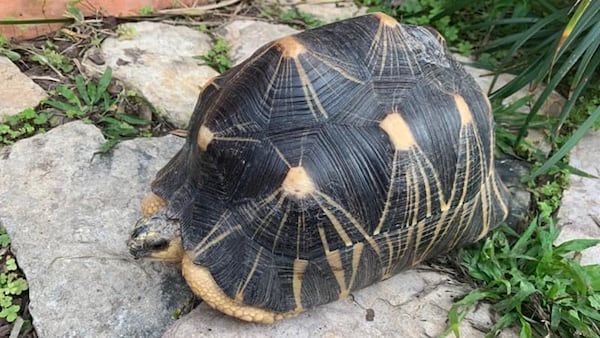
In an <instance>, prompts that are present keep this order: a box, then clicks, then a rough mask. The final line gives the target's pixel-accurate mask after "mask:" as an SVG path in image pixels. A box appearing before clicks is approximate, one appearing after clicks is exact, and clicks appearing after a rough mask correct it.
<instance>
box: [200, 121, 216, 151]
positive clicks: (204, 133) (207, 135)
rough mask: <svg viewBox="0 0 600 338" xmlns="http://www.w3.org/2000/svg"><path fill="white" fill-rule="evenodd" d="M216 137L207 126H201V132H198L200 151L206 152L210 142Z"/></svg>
mask: <svg viewBox="0 0 600 338" xmlns="http://www.w3.org/2000/svg"><path fill="white" fill-rule="evenodd" d="M214 137H215V134H214V133H213V132H212V131H211V130H210V129H208V127H207V126H205V125H201V126H200V130H199V131H198V140H197V141H198V147H200V150H202V151H206V149H208V145H209V144H210V142H211V141H212V140H213V138H214Z"/></svg>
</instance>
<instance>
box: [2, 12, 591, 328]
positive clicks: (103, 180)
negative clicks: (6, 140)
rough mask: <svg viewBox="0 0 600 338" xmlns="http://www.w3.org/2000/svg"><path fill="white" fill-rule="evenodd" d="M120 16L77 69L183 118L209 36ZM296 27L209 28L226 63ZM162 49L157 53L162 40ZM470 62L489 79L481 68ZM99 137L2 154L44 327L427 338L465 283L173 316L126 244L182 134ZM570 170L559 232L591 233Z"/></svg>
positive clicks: (16, 235)
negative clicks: (108, 77)
mask: <svg viewBox="0 0 600 338" xmlns="http://www.w3.org/2000/svg"><path fill="white" fill-rule="evenodd" d="M280 2H285V1H280ZM287 2H288V3H292V5H295V6H300V4H296V3H293V2H294V1H287ZM312 5H314V6H321V5H315V4H312ZM327 5H328V6H329V5H335V4H331V3H330V4H327ZM317 8H322V7H317ZM302 10H304V11H307V10H306V9H302ZM317 12H319V13H325V11H324V10H323V11H321V10H318V11H317ZM330 19H331V18H329V19H327V20H330ZM324 20H325V19H324ZM127 25H128V26H129V27H134V30H135V32H137V33H136V34H134V36H133V37H132V39H129V40H119V39H117V38H114V39H108V40H106V41H105V42H104V43H103V45H102V47H101V49H95V50H90V51H89V52H88V53H87V54H86V58H85V60H84V61H83V65H84V66H85V68H86V70H87V71H89V72H91V73H99V72H102V71H103V69H104V68H105V67H106V66H110V67H112V68H113V70H114V77H116V78H118V79H120V80H121V81H123V82H124V83H126V85H127V86H128V87H130V88H133V89H135V90H136V91H138V92H139V93H140V94H142V95H144V96H145V97H146V98H147V99H148V100H149V101H150V102H151V103H153V104H154V105H155V106H156V107H158V108H160V109H161V110H162V112H163V113H164V114H165V116H166V117H167V118H168V119H169V120H170V121H172V122H174V123H176V124H177V125H179V126H184V125H185V124H186V123H187V119H188V118H189V114H190V113H191V111H192V110H193V106H194V104H195V100H196V98H197V94H198V92H199V91H200V89H201V88H202V86H203V85H204V83H206V81H208V79H209V78H210V77H212V76H213V75H215V74H216V72H215V71H214V70H212V69H211V68H209V67H207V66H203V65H201V62H200V61H199V60H195V59H193V58H192V56H195V55H200V54H204V53H205V52H206V51H207V50H208V49H210V44H211V39H210V38H209V37H208V36H207V35H206V34H203V33H201V32H198V31H195V30H192V29H189V28H185V27H173V26H168V25H165V24H161V23H149V22H140V23H136V24H127ZM293 32H295V30H294V29H292V28H290V27H288V26H284V25H274V24H269V23H265V22H259V21H249V20H243V21H232V22H230V23H228V24H227V25H226V26H224V27H223V28H221V29H220V30H218V34H221V35H222V36H224V37H225V39H227V40H228V41H229V42H230V44H231V46H232V55H231V56H232V58H233V60H234V62H235V63H239V62H241V61H242V60H243V59H244V58H245V57H247V56H249V55H250V54H251V53H252V52H253V51H254V50H255V49H256V48H257V47H259V46H260V45H262V44H263V43H265V42H267V41H270V40H273V39H275V38H277V37H280V36H283V35H287V34H290V33H293ZM161 45H162V46H166V47H167V49H159V48H162V47H160V46H161ZM173 46H177V48H173ZM0 61H2V59H1V58H0ZM10 68H11V66H10V65H5V64H3V63H0V81H5V80H6V79H7V78H8V79H13V78H20V79H19V80H18V81H19V82H23V83H25V86H30V84H29V82H28V81H29V79H27V78H26V77H24V76H23V75H22V74H19V73H18V72H17V73H15V75H5V74H7V70H10ZM15 68H16V67H15ZM467 69H468V70H469V72H471V73H472V74H474V76H476V78H477V79H478V81H480V84H481V85H482V86H484V87H485V85H486V81H487V79H486V78H482V77H479V76H478V75H480V74H481V72H480V71H479V70H474V69H472V68H469V67H468V68H467ZM11 74H13V73H11ZM26 88H29V89H23V90H22V92H23V93H31V95H20V96H23V97H32V98H33V97H34V94H35V95H38V97H36V98H35V100H32V101H31V102H27V103H23V104H21V103H18V104H14V105H12V106H11V104H10V103H8V102H12V101H11V100H10V99H11V96H15V95H10V94H8V95H6V94H7V92H6V90H5V89H2V90H0V112H3V111H6V112H7V113H12V114H14V113H17V112H18V111H20V110H22V109H24V108H26V106H34V105H35V104H36V102H39V100H40V98H41V97H43V95H44V93H40V92H39V90H37V89H35V87H33V86H30V87H26ZM3 95H4V96H7V97H8V99H6V100H5V99H2V98H3V97H4V96H3ZM19 104H21V105H20V106H19ZM5 106H6V107H8V106H11V107H15V108H11V109H4V108H3V107H5ZM0 115H1V114H0ZM102 142H103V137H102V135H101V133H100V131H99V130H98V129H97V128H96V127H94V126H90V125H85V124H83V123H82V122H73V123H69V124H66V125H64V126H61V127H59V128H56V129H54V130H52V131H50V132H48V133H46V134H44V135H38V136H35V137H32V138H29V139H25V140H21V141H19V142H17V143H16V144H15V145H13V146H11V147H5V148H4V149H2V150H0V223H1V224H2V225H3V226H5V227H6V228H7V229H8V231H9V234H10V236H11V238H12V247H13V250H14V252H15V254H16V256H17V259H18V262H19V264H20V266H21V268H22V269H23V271H24V272H25V274H26V276H27V278H28V282H29V284H30V297H31V303H30V307H31V313H32V315H33V318H34V325H35V327H36V329H37V331H38V334H39V335H40V337H59V336H68V337H71V336H73V337H75V336H77V337H79V336H94V337H96V336H98V337H100V336H144V337H160V336H162V335H163V333H164V334H165V337H205V336H206V337H208V336H214V335H219V336H223V337H234V336H239V335H240V333H241V332H243V333H244V335H245V336H250V337H276V336H292V337H304V336H318V337H345V336H361V335H362V336H369V337H370V336H376V337H393V336H396V337H397V336H402V337H423V336H435V335H437V334H439V333H440V332H441V331H442V330H443V329H444V328H445V325H446V319H447V311H448V309H449V308H450V306H451V304H452V302H453V301H454V300H455V299H456V298H457V297H460V296H462V295H464V294H465V293H467V292H468V291H469V287H468V286H467V285H465V284H462V283H459V282H457V281H456V280H454V279H453V278H451V277H450V276H449V275H447V274H445V273H442V272H435V271H430V270H424V269H422V268H421V269H413V270H410V271H407V272H405V273H401V274H399V275H397V276H394V277H392V278H390V279H389V280H387V281H384V282H381V283H378V284H376V285H373V286H371V287H368V288H366V289H364V290H360V291H358V292H356V293H354V294H353V297H350V298H348V299H345V300H342V301H339V302H336V303H332V304H328V305H325V306H321V307H318V308H316V309H314V310H311V311H309V312H306V313H303V314H301V315H300V316H298V317H296V318H293V319H289V320H285V321H282V322H279V323H276V324H275V325H271V326H265V325H257V324H247V323H242V322H239V321H237V320H233V319H231V318H228V317H225V316H223V315H222V314H220V313H218V312H216V311H214V310H212V309H210V308H208V307H207V306H206V305H204V304H202V305H200V306H199V307H197V308H196V309H194V310H193V311H192V312H191V313H189V314H188V315H186V316H184V317H182V318H181V319H179V320H177V321H176V322H174V321H173V320H172V319H171V314H172V313H173V312H174V311H175V310H176V309H178V308H179V307H181V306H183V305H184V304H185V303H186V302H187V301H188V300H189V299H190V296H191V295H190V292H189V290H188V288H187V286H186V285H185V283H184V282H183V281H182V279H181V277H180V273H179V271H178V270H177V268H176V267H175V266H172V265H168V264H163V263H155V262H147V261H134V260H132V259H131V258H130V256H129V255H128V253H127V249H126V246H125V240H126V239H127V236H128V233H129V231H130V229H131V227H132V225H133V223H134V222H135V220H136V218H137V217H138V216H139V214H140V212H139V202H140V199H141V197H142V196H143V195H144V194H145V193H146V192H147V191H148V190H149V183H150V182H151V180H152V178H153V176H154V175H155V173H156V171H157V170H158V169H159V168H160V167H161V166H162V165H164V164H165V163H166V161H168V160H169V159H170V158H171V157H172V156H173V154H174V153H175V152H176V151H177V150H178V149H179V147H180V146H181V144H182V143H183V140H182V139H178V138H176V137H173V136H167V137H161V138H150V139H148V138H140V139H134V140H130V141H126V142H123V143H121V144H119V145H118V146H117V147H116V149H115V150H114V151H113V152H112V153H110V154H109V155H100V154H95V152H96V151H97V150H98V148H99V147H100V144H102ZM597 154H600V134H599V133H590V134H589V135H588V136H586V138H585V139H584V140H583V141H582V143H580V144H579V145H578V147H577V149H576V150H575V151H574V152H573V157H572V160H571V164H572V165H574V166H576V167H578V168H581V169H583V170H586V171H588V172H590V173H591V174H595V175H600V170H599V168H598V167H597V163H599V162H600V158H594V157H592V156H598V155H597ZM571 180H572V187H571V189H570V190H569V191H567V192H566V193H565V198H564V201H563V207H562V208H561V214H560V217H561V218H563V219H564V220H563V222H562V223H561V224H562V226H563V227H564V228H565V229H566V230H565V232H564V233H563V234H562V235H561V238H563V239H569V238H573V237H581V236H585V237H594V238H600V231H599V229H600V227H598V225H597V223H598V218H600V204H599V203H598V202H597V201H596V197H597V196H598V195H599V193H600V191H599V184H598V182H597V180H590V179H582V178H579V177H575V176H573V177H572V178H571ZM521 197H522V196H521ZM525 198H526V197H525ZM582 210H585V212H586V213H587V216H586V215H582ZM594 250H595V251H594ZM599 250H600V248H599V247H596V248H593V249H590V251H589V253H586V254H585V255H584V262H587V263H591V262H596V263H600V260H599V257H600V251H599ZM371 315H374V316H371ZM493 319H494V315H493V314H492V313H491V311H490V307H489V306H488V305H485V304H483V305H482V306H480V307H478V309H477V311H475V312H474V313H472V314H470V315H469V316H468V317H467V320H466V321H465V322H464V323H463V325H462V328H461V334H462V336H463V337H481V336H482V335H483V333H482V330H483V331H485V330H486V329H488V328H490V327H491V326H492V323H493ZM505 335H506V336H516V333H514V332H512V331H508V332H506V333H505Z"/></svg>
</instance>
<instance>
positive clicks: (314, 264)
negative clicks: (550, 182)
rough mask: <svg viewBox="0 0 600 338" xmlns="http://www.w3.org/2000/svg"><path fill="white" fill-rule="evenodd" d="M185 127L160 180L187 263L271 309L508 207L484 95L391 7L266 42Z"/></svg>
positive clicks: (459, 236)
mask: <svg viewBox="0 0 600 338" xmlns="http://www.w3.org/2000/svg"><path fill="white" fill-rule="evenodd" d="M189 129H190V132H189V135H188V138H187V142H186V143H185V145H184V146H183V148H182V149H181V150H180V151H179V153H178V154H177V155H176V156H175V157H174V158H173V159H172V160H171V161H170V162H169V163H168V164H167V165H166V166H165V167H164V168H163V169H162V170H161V171H160V172H159V173H158V175H157V177H156V179H155V181H154V182H153V185H152V190H153V192H154V193H155V194H156V195H158V196H160V197H161V198H162V199H164V200H165V201H166V202H167V203H168V207H167V209H168V213H169V215H170V217H173V218H176V219H179V221H180V224H181V225H180V226H181V239H182V242H183V247H184V249H185V251H186V252H188V253H189V254H190V255H191V260H192V261H193V263H194V264H195V265H198V266H202V267H206V268H207V269H208V271H210V275H212V278H213V279H214V282H215V283H216V285H217V286H218V288H220V289H221V290H222V291H223V293H224V294H225V295H226V297H229V298H231V299H233V300H235V301H236V302H239V303H243V304H247V305H250V306H253V307H257V308H261V309H266V310H268V311H272V312H276V313H286V312H294V311H295V312H298V311H300V310H302V309H306V308H309V307H312V306H315V305H318V304H323V303H327V302H331V301H334V300H337V299H339V298H341V297H344V296H346V295H348V294H349V293H350V292H352V291H353V290H357V289H360V288H363V287H365V286H368V285H370V284H372V283H374V282H377V281H380V280H383V279H386V278H388V277H390V276H392V275H394V274H395V273H397V272H399V271H401V270H403V269H406V268H408V267H410V266H413V265H415V264H418V263H419V262H422V261H423V260H426V259H428V258H431V257H433V256H436V255H439V254H442V253H446V252H448V251H449V250H451V249H453V248H456V247H459V246H462V245H465V244H467V243H472V242H474V241H476V240H478V239H480V238H482V237H483V236H485V235H486V233H487V232H488V231H489V230H490V229H491V228H492V227H494V226H495V225H497V224H498V223H500V222H502V221H503V220H504V219H505V218H506V216H507V214H508V208H507V198H506V196H507V195H506V192H505V188H504V186H503V184H502V183H501V182H500V180H499V178H498V176H497V175H496V173H495V171H494V162H493V151H494V134H493V122H492V115H491V111H490V105H489V101H488V99H487V98H486V95H485V94H484V93H483V92H482V90H481V89H480V88H479V87H478V85H477V84H476V82H475V81H474V79H473V78H472V77H471V76H470V75H469V74H467V73H466V72H465V70H464V69H463V67H462V66H461V65H460V64H459V63H458V62H457V61H455V60H454V59H453V58H452V56H451V55H450V53H449V52H448V51H447V49H446V47H445V44H444V40H443V38H442V37H441V36H440V35H439V34H438V33H436V32H435V31H433V30H430V29H427V28H424V27H418V26H410V25H401V24H398V23H397V22H396V21H395V20H394V19H393V18H391V17H389V16H387V15H385V14H381V13H376V14H371V15H366V16H362V17H357V18H353V19H349V20H345V21H340V22H337V23H333V24H329V25H326V26H322V27H320V28H316V29H312V30H307V31H304V32H302V33H299V34H296V35H292V36H288V37H284V38H282V39H279V40H276V41H274V42H272V43H269V44H267V45H265V46H263V47H261V48H260V49H258V51H256V52H255V53H254V54H253V55H252V56H251V57H250V58H248V59H247V60H246V61H245V62H243V63H242V64H240V65H238V66H236V67H234V68H232V69H230V70H229V71H227V72H226V73H224V74H222V75H221V76H219V77H217V78H215V79H213V80H212V81H211V82H210V83H209V84H208V85H207V86H206V87H205V88H204V90H203V91H202V93H201V95H200V98H199V100H198V103H197V106H196V108H195V110H194V114H193V116H192V118H191V121H190V127H189ZM186 277H187V276H186ZM192 279H193V277H192ZM188 282H190V278H188ZM191 282H192V283H193V282H194V281H193V280H192V281H191ZM199 283H200V282H199Z"/></svg>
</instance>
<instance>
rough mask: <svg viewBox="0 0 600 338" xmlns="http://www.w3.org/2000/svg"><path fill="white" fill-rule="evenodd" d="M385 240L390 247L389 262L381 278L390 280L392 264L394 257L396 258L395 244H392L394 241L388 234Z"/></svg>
mask: <svg viewBox="0 0 600 338" xmlns="http://www.w3.org/2000/svg"><path fill="white" fill-rule="evenodd" d="M383 236H384V238H385V242H386V244H387V247H388V258H387V259H388V261H387V266H386V268H385V271H384V272H383V276H381V280H384V279H388V278H390V277H391V275H392V263H393V261H394V259H393V257H394V243H392V240H391V238H390V235H389V234H388V233H387V232H386V233H385V234H384V235H383Z"/></svg>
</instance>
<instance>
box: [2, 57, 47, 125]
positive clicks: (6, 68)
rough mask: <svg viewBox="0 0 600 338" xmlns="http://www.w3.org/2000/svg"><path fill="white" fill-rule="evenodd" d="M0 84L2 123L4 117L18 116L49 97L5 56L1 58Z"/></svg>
mask: <svg viewBox="0 0 600 338" xmlns="http://www.w3.org/2000/svg"><path fill="white" fill-rule="evenodd" d="M0 83H1V84H2V89H0V121H2V118H3V117H4V116H7V115H16V114H18V113H19V112H21V111H23V110H25V109H27V108H30V107H35V106H37V105H38V104H39V103H40V101H42V100H43V99H45V98H46V97H47V96H48V95H47V94H46V92H45V91H44V90H43V89H42V88H41V87H40V86H38V85H37V84H36V83H35V82H33V81H32V80H31V79H30V78H28V77H27V76H26V75H25V74H23V73H21V71H20V70H19V68H18V67H17V66H15V65H14V64H13V63H12V62H11V61H10V60H9V59H8V58H6V57H4V56H0Z"/></svg>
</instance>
